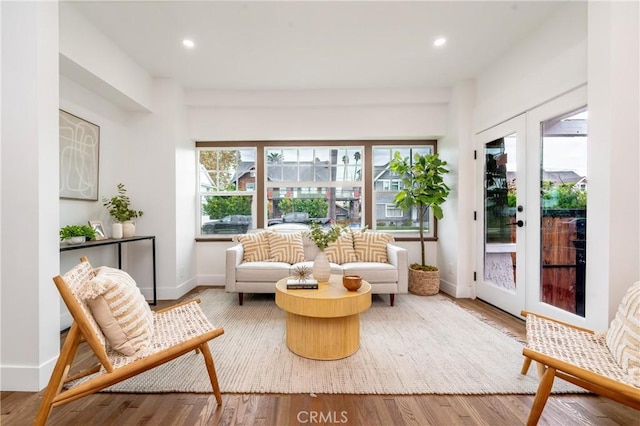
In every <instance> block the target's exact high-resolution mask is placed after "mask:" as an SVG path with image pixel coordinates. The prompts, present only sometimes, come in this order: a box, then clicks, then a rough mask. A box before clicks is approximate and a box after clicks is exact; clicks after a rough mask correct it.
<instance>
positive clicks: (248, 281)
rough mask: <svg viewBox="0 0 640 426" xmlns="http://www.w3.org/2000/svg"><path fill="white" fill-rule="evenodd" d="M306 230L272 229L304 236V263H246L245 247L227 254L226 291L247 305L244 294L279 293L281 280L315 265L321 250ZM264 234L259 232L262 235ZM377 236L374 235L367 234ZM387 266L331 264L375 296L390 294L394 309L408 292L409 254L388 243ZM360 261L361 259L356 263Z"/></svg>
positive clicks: (234, 248)
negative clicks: (356, 277)
mask: <svg viewBox="0 0 640 426" xmlns="http://www.w3.org/2000/svg"><path fill="white" fill-rule="evenodd" d="M303 229H304V228H301V229H300V228H297V227H293V228H292V227H286V228H281V229H277V228H276V229H272V228H271V227H270V228H269V231H272V232H278V233H283V232H285V233H294V232H297V233H301V234H302V243H303V248H304V260H303V261H301V262H295V263H288V262H279V261H248V262H247V261H245V262H243V259H244V257H245V253H244V246H243V244H241V243H238V244H236V245H234V246H232V247H230V248H228V249H227V250H226V286H225V288H226V291H228V292H232V293H238V302H239V303H240V305H242V303H243V294H244V293H275V284H276V282H277V281H278V280H280V279H282V278H286V277H288V276H291V275H293V271H294V268H296V267H298V266H300V265H305V266H307V267H309V268H311V267H312V265H313V259H315V257H316V255H317V254H318V251H319V249H318V247H316V245H315V244H314V243H313V242H312V241H311V240H309V239H308V238H307V237H306V236H305V235H304V233H305V231H304V230H303ZM261 231H264V230H257V231H253V233H255V232H261ZM367 232H368V233H369V234H375V232H373V231H367ZM360 244H362V243H360ZM386 258H387V262H386V263H384V262H361V261H355V262H347V263H342V264H338V263H330V266H331V273H332V274H338V275H360V276H361V277H362V279H364V280H365V281H367V282H369V283H370V284H371V292H372V293H373V294H388V295H389V299H390V301H389V302H390V305H391V306H393V305H394V301H395V295H396V294H400V293H407V291H408V263H407V250H406V249H404V248H402V247H399V246H396V245H394V244H392V243H386ZM356 260H358V259H356Z"/></svg>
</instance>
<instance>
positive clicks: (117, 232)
mask: <svg viewBox="0 0 640 426" xmlns="http://www.w3.org/2000/svg"><path fill="white" fill-rule="evenodd" d="M111 238H115V239H120V238H122V224H121V223H120V222H114V223H113V224H112V225H111Z"/></svg>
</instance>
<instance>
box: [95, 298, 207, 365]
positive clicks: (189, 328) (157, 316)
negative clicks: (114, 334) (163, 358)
mask: <svg viewBox="0 0 640 426" xmlns="http://www.w3.org/2000/svg"><path fill="white" fill-rule="evenodd" d="M153 328H154V333H153V336H152V338H151V344H150V345H149V346H148V347H147V348H145V349H142V350H140V351H138V352H137V353H136V354H135V355H133V356H125V355H123V354H121V353H120V352H117V351H114V350H112V349H108V350H107V355H108V357H109V360H110V361H111V363H112V364H113V367H114V368H120V367H123V366H125V365H127V364H130V363H132V362H133V361H136V360H139V359H142V358H145V357H148V356H150V355H153V354H155V353H158V352H160V351H163V350H165V349H167V348H170V347H172V346H176V345H178V344H180V343H183V342H186V341H187V340H189V339H192V338H194V337H197V336H200V335H202V334H204V333H207V332H209V331H211V330H214V329H215V328H216V327H214V326H213V325H212V324H211V323H210V322H209V320H208V319H207V317H206V316H205V314H204V312H202V309H201V308H200V305H199V304H198V303H197V302H196V301H193V302H191V303H188V304H185V305H181V306H178V307H176V308H175V309H172V310H170V311H163V312H160V313H154V315H153ZM100 371H101V373H105V372H106V370H105V368H104V367H102V368H101V370H100Z"/></svg>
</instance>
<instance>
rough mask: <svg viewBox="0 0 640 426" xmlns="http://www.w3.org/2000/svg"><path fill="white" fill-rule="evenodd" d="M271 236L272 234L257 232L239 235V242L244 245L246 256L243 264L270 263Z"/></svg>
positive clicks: (243, 258)
mask: <svg viewBox="0 0 640 426" xmlns="http://www.w3.org/2000/svg"><path fill="white" fill-rule="evenodd" d="M269 234H271V232H269V231H264V232H257V233H255V234H239V235H238V236H237V240H238V242H239V243H241V244H242V248H243V251H244V255H243V257H242V262H270V261H271V252H270V249H269Z"/></svg>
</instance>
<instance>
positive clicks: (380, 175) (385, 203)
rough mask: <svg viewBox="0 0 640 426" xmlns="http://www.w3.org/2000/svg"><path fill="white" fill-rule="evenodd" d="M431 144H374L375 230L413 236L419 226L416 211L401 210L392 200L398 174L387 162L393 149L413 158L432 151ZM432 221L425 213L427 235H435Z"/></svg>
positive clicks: (397, 185)
mask: <svg viewBox="0 0 640 426" xmlns="http://www.w3.org/2000/svg"><path fill="white" fill-rule="evenodd" d="M434 148H435V146H434V145H427V146H406V145H405V146H379V147H378V146H376V147H373V181H374V184H373V187H374V191H373V197H374V199H375V203H374V205H375V211H374V212H373V214H374V219H375V224H376V226H375V227H376V229H378V230H381V231H382V230H384V231H392V232H397V233H401V234H402V235H406V236H414V235H415V234H416V233H417V232H418V229H419V227H420V224H419V220H418V211H417V210H416V209H412V210H411V211H406V212H405V211H402V210H400V209H398V208H396V207H395V203H394V202H393V200H394V198H395V196H396V194H397V193H398V191H399V190H400V189H401V188H402V180H401V176H397V175H396V174H395V173H393V172H392V171H391V170H389V163H391V160H392V159H393V156H394V155H395V153H396V152H399V153H400V155H401V156H402V157H403V158H407V157H408V158H413V156H414V155H415V154H421V155H424V154H432V153H433V152H434V150H435V149H434ZM431 223H433V217H432V215H431V213H429V215H426V219H425V223H424V232H425V234H426V235H427V236H430V237H432V236H434V232H433V229H432V227H431V226H430V224H431Z"/></svg>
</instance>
